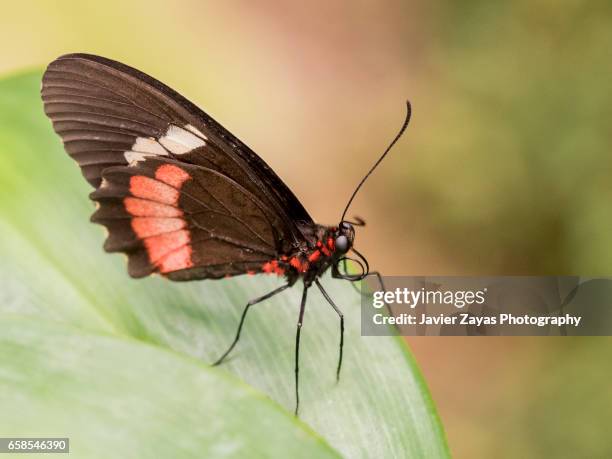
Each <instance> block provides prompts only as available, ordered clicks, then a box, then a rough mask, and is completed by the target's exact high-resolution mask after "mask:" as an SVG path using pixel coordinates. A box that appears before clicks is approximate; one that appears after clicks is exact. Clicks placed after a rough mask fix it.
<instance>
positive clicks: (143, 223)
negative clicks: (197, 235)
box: [123, 164, 193, 273]
mask: <svg viewBox="0 0 612 459" xmlns="http://www.w3.org/2000/svg"><path fill="white" fill-rule="evenodd" d="M189 178H190V176H189V174H188V173H187V172H186V171H184V170H183V169H181V168H180V167H178V166H175V165H173V164H163V165H161V166H160V167H158V168H157V170H156V171H155V179H152V178H150V177H145V176H143V175H135V176H133V177H131V178H130V185H129V188H130V193H131V194H132V196H128V197H126V198H124V200H123V204H124V206H125V210H126V211H127V212H128V213H129V214H130V215H132V217H133V218H132V220H131V222H130V223H131V226H132V230H133V231H134V233H135V234H136V236H137V237H138V238H140V239H142V241H143V244H144V246H145V248H146V250H147V255H148V256H149V261H150V262H151V264H153V265H155V266H156V267H157V270H158V271H159V272H160V273H169V272H172V271H178V270H181V269H187V268H191V267H193V260H192V248H191V245H190V242H191V236H190V234H189V231H188V230H187V229H185V228H186V226H187V222H186V221H185V220H184V219H183V218H181V217H182V216H183V211H182V210H181V209H179V207H178V205H179V198H180V189H181V186H182V185H183V183H185V181H186V180H188V179H189Z"/></svg>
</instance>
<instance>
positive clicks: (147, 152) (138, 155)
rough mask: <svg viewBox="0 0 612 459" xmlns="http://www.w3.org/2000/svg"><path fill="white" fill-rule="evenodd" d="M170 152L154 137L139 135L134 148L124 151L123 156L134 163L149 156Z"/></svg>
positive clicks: (164, 154) (163, 154) (165, 154)
mask: <svg viewBox="0 0 612 459" xmlns="http://www.w3.org/2000/svg"><path fill="white" fill-rule="evenodd" d="M167 155H168V152H167V151H166V150H165V149H164V147H162V146H161V145H160V143H159V142H158V141H157V140H155V139H154V138H153V137H137V138H136V141H135V142H134V145H132V149H131V150H128V151H126V152H124V153H123V157H124V158H125V160H126V161H127V162H128V163H129V164H130V165H133V164H135V163H136V162H137V161H142V160H143V159H145V158H146V157H147V156H167Z"/></svg>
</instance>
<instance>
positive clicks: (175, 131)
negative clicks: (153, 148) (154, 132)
mask: <svg viewBox="0 0 612 459" xmlns="http://www.w3.org/2000/svg"><path fill="white" fill-rule="evenodd" d="M159 143H161V144H162V145H163V146H164V147H165V148H166V149H168V150H170V151H171V152H172V153H174V154H175V155H182V154H185V153H188V152H190V151H191V150H193V149H194V148H198V147H203V146H204V145H206V142H204V140H202V139H201V138H200V137H198V136H196V135H194V134H193V133H192V132H189V131H188V130H185V129H183V128H180V127H178V126H175V125H173V124H171V125H170V126H169V127H168V130H167V131H166V135H165V136H163V137H162V138H160V139H159Z"/></svg>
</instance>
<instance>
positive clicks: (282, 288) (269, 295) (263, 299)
mask: <svg viewBox="0 0 612 459" xmlns="http://www.w3.org/2000/svg"><path fill="white" fill-rule="evenodd" d="M288 287H289V284H285V285H283V286H281V287H279V288H277V289H275V290H272V291H271V292H268V293H266V294H265V295H263V296H260V297H259V298H255V299H252V300H250V301H249V302H248V303H247V305H246V306H245V308H244V311H242V316H241V317H240V323H239V324H238V330H237V331H236V337H235V338H234V341H233V342H232V344H231V345H230V347H229V348H228V349H227V351H225V352H224V353H223V355H222V356H221V357H219V359H218V360H217V361H216V362H215V363H213V366H216V365H219V364H220V363H221V362H223V360H224V359H225V358H226V357H227V356H228V355H229V353H230V352H232V349H234V347H235V346H236V344H237V343H238V340H239V339H240V333H241V332H242V326H243V325H244V320H245V319H246V315H247V312H249V309H250V308H251V306H253V305H256V304H257V303H261V302H262V301H265V300H267V299H268V298H271V297H273V296H274V295H276V294H277V293H280V292H282V291H283V290H285V289H287V288H288Z"/></svg>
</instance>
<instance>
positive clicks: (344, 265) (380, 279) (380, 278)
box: [342, 259, 394, 316]
mask: <svg viewBox="0 0 612 459" xmlns="http://www.w3.org/2000/svg"><path fill="white" fill-rule="evenodd" d="M342 265H343V266H342V269H344V272H347V263H346V259H344V260H342ZM367 276H376V278H377V279H378V283H379V284H380V286H381V288H382V291H383V292H385V293H386V292H387V288H386V287H385V283H384V282H383V278H382V275H381V274H380V273H379V272H378V271H370V272H369V273H368V274H367V275H366V277H367ZM351 285H352V286H353V288H354V289H355V291H356V292H357V293H359V294H362V292H361V290H359V288H357V286H356V285H355V282H351ZM385 307H386V308H387V312H388V313H389V315H390V316H394V314H393V310H392V309H391V305H390V304H389V303H387V302H385Z"/></svg>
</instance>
